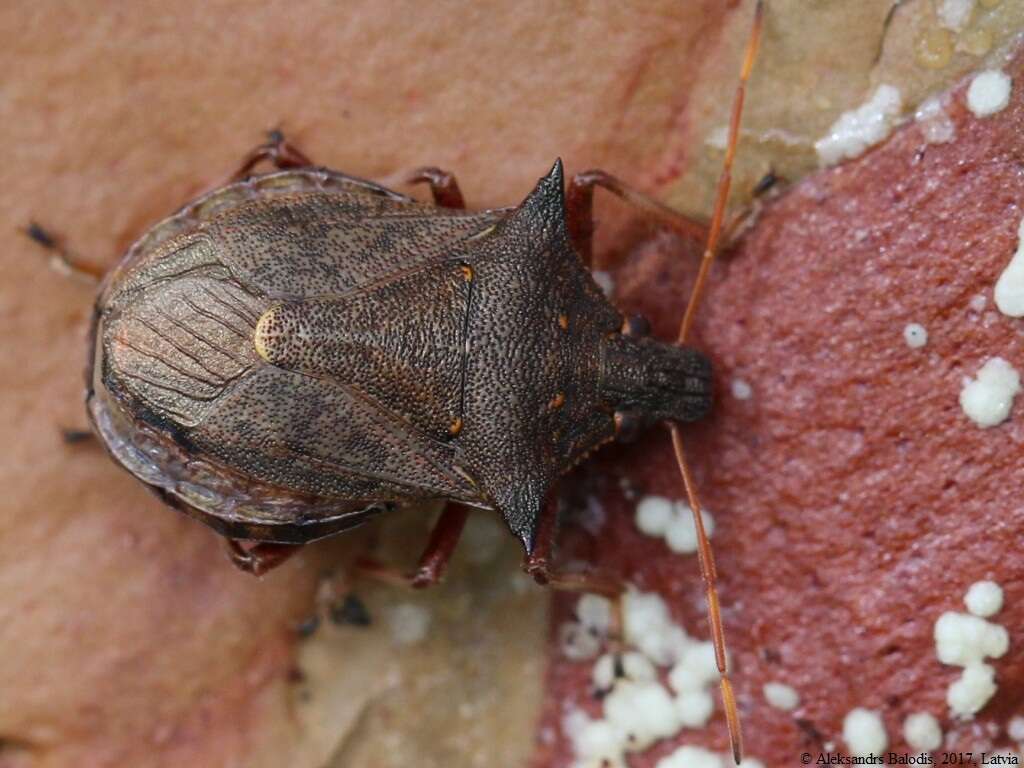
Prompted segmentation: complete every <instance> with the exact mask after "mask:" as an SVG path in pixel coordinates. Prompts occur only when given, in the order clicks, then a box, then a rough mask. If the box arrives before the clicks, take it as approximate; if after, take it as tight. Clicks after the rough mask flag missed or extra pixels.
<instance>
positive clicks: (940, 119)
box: [914, 96, 956, 144]
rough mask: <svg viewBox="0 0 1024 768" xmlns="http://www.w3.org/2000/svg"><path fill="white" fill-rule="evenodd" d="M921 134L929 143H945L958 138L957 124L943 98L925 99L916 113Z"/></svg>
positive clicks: (915, 118) (915, 117)
mask: <svg viewBox="0 0 1024 768" xmlns="http://www.w3.org/2000/svg"><path fill="white" fill-rule="evenodd" d="M914 120H915V121H916V122H917V126H918V128H920V129H921V135H922V136H923V137H924V140H925V141H926V142H928V143H929V144H945V143H946V142H949V141H952V140H953V139H955V138H956V126H955V125H954V124H953V119H952V118H951V117H950V116H949V113H948V112H947V111H946V107H945V105H944V104H943V102H942V100H941V99H940V98H938V97H936V96H932V97H931V98H929V99H925V100H924V101H923V102H921V106H919V107H918V108H917V111H916V112H915V113H914Z"/></svg>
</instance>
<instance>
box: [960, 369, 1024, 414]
mask: <svg viewBox="0 0 1024 768" xmlns="http://www.w3.org/2000/svg"><path fill="white" fill-rule="evenodd" d="M1018 392H1020V374H1019V373H1017V371H1016V369H1015V368H1014V367H1013V366H1012V365H1010V364H1009V363H1008V362H1006V360H1004V359H1003V358H1001V357H993V358H991V359H990V360H988V361H987V362H986V363H985V364H984V365H983V366H982V367H981V370H979V371H978V375H977V378H975V379H968V380H967V381H966V382H965V383H964V386H963V389H961V390H960V407H961V408H963V411H964V413H965V414H967V417H968V418H969V419H970V420H971V421H973V422H974V423H975V424H977V425H978V426H979V427H994V426H995V425H997V424H1000V423H1002V422H1003V421H1005V420H1006V418H1007V417H1008V416H1009V415H1010V406H1012V405H1013V398H1014V396H1015V395H1016V394H1017V393H1018Z"/></svg>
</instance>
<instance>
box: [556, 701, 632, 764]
mask: <svg viewBox="0 0 1024 768" xmlns="http://www.w3.org/2000/svg"><path fill="white" fill-rule="evenodd" d="M562 728H563V729H564V731H565V733H566V735H567V736H568V737H569V739H570V741H572V746H573V752H574V753H575V754H576V757H577V758H579V760H578V762H577V763H576V765H579V766H590V765H594V766H600V765H601V763H602V761H608V763H606V765H625V764H624V763H623V762H622V753H623V751H624V749H625V734H624V733H622V731H620V730H619V729H618V728H616V727H615V726H614V725H612V724H611V723H609V722H608V721H607V720H593V719H591V718H590V717H588V716H587V715H586V713H584V712H582V711H580V710H573V711H571V712H570V713H569V714H568V715H566V717H565V720H564V721H563V724H562Z"/></svg>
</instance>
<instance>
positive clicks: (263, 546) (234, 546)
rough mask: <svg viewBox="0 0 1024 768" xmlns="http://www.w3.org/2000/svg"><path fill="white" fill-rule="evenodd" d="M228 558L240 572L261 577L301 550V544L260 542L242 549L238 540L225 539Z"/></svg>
mask: <svg viewBox="0 0 1024 768" xmlns="http://www.w3.org/2000/svg"><path fill="white" fill-rule="evenodd" d="M225 545H226V548H227V553H228V558H229V559H230V560H231V562H232V564H233V565H234V566H235V567H236V568H238V569H239V570H240V571H245V572H246V573H251V574H252V575H253V576H262V575H263V574H265V573H267V572H268V571H272V570H273V569H274V568H277V567H278V566H279V565H281V564H282V563H284V561H285V560H287V559H288V558H290V557H291V556H292V555H294V554H296V553H297V552H298V551H299V550H300V549H302V545H301V544H273V543H271V542H266V541H261V542H259V543H257V544H254V545H252V546H251V547H248V548H247V547H244V546H242V543H241V542H240V541H239V540H238V539H225Z"/></svg>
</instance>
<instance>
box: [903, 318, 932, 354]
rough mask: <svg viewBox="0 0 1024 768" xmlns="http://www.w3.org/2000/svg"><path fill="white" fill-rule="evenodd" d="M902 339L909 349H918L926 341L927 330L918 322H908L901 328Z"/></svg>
mask: <svg viewBox="0 0 1024 768" xmlns="http://www.w3.org/2000/svg"><path fill="white" fill-rule="evenodd" d="M903 340H904V341H905V342H907V346H908V347H910V348H911V349H920V348H921V347H923V346H924V345H925V344H927V343H928V331H927V330H925V327H924V326H923V325H921V324H920V323H909V324H908V325H907V327H906V328H904V329H903Z"/></svg>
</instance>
